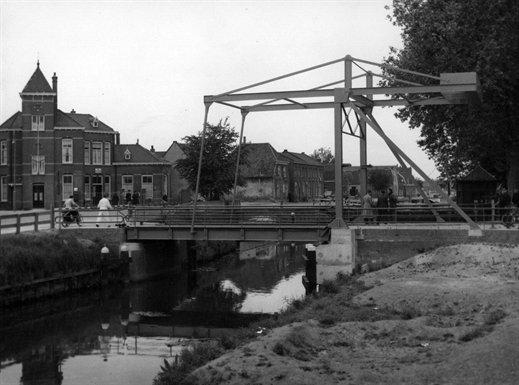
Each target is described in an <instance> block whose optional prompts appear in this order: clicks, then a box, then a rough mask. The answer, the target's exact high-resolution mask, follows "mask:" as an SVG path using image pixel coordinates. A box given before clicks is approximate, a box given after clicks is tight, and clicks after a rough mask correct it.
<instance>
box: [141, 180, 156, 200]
mask: <svg viewBox="0 0 519 385" xmlns="http://www.w3.org/2000/svg"><path fill="white" fill-rule="evenodd" d="M141 181H142V183H141V188H142V189H143V190H144V191H143V194H142V195H143V198H145V199H153V175H143V176H142V178H141Z"/></svg>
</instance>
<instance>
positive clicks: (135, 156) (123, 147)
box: [114, 144, 169, 164]
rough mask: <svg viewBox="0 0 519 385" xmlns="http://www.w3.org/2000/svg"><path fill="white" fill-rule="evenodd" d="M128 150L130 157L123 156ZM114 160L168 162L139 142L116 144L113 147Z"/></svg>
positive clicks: (122, 161) (130, 162) (120, 161)
mask: <svg viewBox="0 0 519 385" xmlns="http://www.w3.org/2000/svg"><path fill="white" fill-rule="evenodd" d="M126 151H129V152H130V154H131V157H130V159H126V158H125V157H124V153H125V152H126ZM114 162H116V163H128V164H132V163H161V164H169V162H168V161H166V160H164V159H162V158H160V157H159V156H157V155H155V153H153V152H151V151H150V150H148V149H146V148H144V147H142V146H141V145H140V144H116V145H115V148H114Z"/></svg>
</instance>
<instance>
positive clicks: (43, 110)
mask: <svg viewBox="0 0 519 385" xmlns="http://www.w3.org/2000/svg"><path fill="white" fill-rule="evenodd" d="M20 98H21V111H18V112H16V113H15V114H14V115H12V116H11V117H10V118H8V119H7V120H6V121H5V122H3V123H2V124H1V125H0V209H4V210H5V209H8V210H10V209H32V208H50V207H52V206H54V207H57V206H60V205H61V204H62V202H63V200H65V199H66V198H68V197H69V196H70V195H74V196H75V198H76V200H77V201H78V202H79V203H80V204H81V205H84V206H95V205H96V204H97V202H98V201H99V199H101V197H102V196H103V195H105V194H108V196H110V197H112V196H114V194H117V195H118V196H119V198H120V200H121V201H124V199H125V197H126V195H127V194H129V193H130V194H134V193H138V195H139V201H140V202H141V203H145V204H155V203H159V202H161V201H162V200H163V199H164V198H167V200H168V201H169V202H170V203H182V202H188V201H190V200H191V199H192V195H193V193H192V191H191V189H190V188H189V184H188V182H187V181H186V180H184V179H183V178H182V177H181V175H180V174H179V173H178V171H177V170H176V169H175V165H176V162H177V161H178V160H179V159H181V158H183V157H184V156H185V147H184V146H185V145H184V144H183V143H180V142H177V141H174V142H173V143H172V144H171V146H169V148H168V149H167V150H166V151H155V149H154V148H153V146H152V147H151V148H150V149H147V148H144V147H143V146H141V145H140V144H139V143H138V141H137V143H136V144H123V143H120V135H119V132H118V131H116V130H114V129H113V128H112V127H110V126H108V125H107V124H106V123H104V122H103V121H101V120H100V119H98V118H97V117H96V116H95V115H92V114H89V113H79V112H76V111H74V110H71V111H70V112H64V111H62V110H61V109H59V106H58V77H57V76H56V74H55V73H54V76H53V77H52V86H51V85H50V84H49V82H48V81H47V79H46V78H45V76H44V75H43V73H42V71H41V69H40V65H39V63H38V64H37V67H36V70H35V71H34V73H33V74H32V76H31V77H30V79H29V81H28V82H27V84H26V85H25V87H24V88H23V90H22V92H20ZM242 146H243V147H242V148H243V151H244V153H246V159H247V162H246V164H244V165H242V166H241V167H240V175H241V177H242V178H243V179H244V181H245V184H244V186H241V187H239V188H238V190H237V193H238V199H239V200H241V201H264V200H270V201H281V202H305V201H312V200H315V199H318V198H320V197H323V196H324V195H326V194H331V192H332V191H333V190H334V189H333V186H331V185H330V181H329V179H330V177H331V179H332V180H333V165H324V164H322V163H320V162H319V161H317V160H316V159H314V158H312V157H311V156H308V155H306V154H305V153H297V152H291V151H288V150H284V151H282V152H278V151H277V150H276V149H274V148H273V147H272V146H271V145H270V144H269V143H245V142H244V143H243V144H242ZM384 169H387V170H389V171H388V172H390V173H391V174H392V175H393V184H395V182H396V185H395V187H396V188H395V189H394V190H395V192H399V193H401V192H402V191H404V194H405V185H406V183H408V181H409V180H410V170H403V169H402V170H399V169H398V168H396V166H395V167H393V166H387V167H384ZM343 171H344V178H345V183H344V185H345V186H346V188H347V189H346V191H345V195H356V192H358V190H359V188H360V185H359V183H360V182H359V181H358V179H359V177H358V170H356V169H354V168H352V167H351V165H344V167H343ZM404 174H405V175H404ZM330 175H331V176H330ZM398 181H403V182H401V183H400V185H399V184H398ZM401 187H403V189H402V188H401Z"/></svg>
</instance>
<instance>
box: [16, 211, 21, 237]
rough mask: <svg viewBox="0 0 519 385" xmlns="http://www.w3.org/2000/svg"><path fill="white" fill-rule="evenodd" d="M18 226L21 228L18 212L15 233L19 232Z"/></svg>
mask: <svg viewBox="0 0 519 385" xmlns="http://www.w3.org/2000/svg"><path fill="white" fill-rule="evenodd" d="M20 228H21V219H20V214H18V215H17V216H16V234H20Z"/></svg>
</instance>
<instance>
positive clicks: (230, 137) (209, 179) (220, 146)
mask: <svg viewBox="0 0 519 385" xmlns="http://www.w3.org/2000/svg"><path fill="white" fill-rule="evenodd" d="M237 138H238V134H237V133H236V131H234V128H233V127H231V126H230V124H229V122H228V120H227V119H225V120H224V121H221V120H220V122H219V123H218V124H217V125H212V124H209V123H208V124H207V126H206V131H205V143H204V153H203V160H202V173H201V176H200V187H199V193H200V194H201V195H202V196H203V197H204V198H205V199H207V200H217V199H219V198H220V197H221V196H222V195H224V194H226V193H228V192H229V191H231V189H232V188H233V186H234V173H235V168H236V159H237V151H236V148H237V145H236V139H237ZM201 139H202V133H201V132H199V133H198V135H190V136H186V137H184V138H183V139H182V140H183V141H184V143H185V147H184V153H185V158H184V159H180V160H178V161H177V165H176V166H175V168H176V169H177V170H178V172H179V173H180V175H181V176H182V177H183V178H184V179H186V180H187V181H188V182H189V185H190V187H191V189H192V190H193V191H194V190H195V187H196V177H197V172H198V159H199V156H200V144H201ZM244 161H245V154H244V153H243V152H242V156H240V164H242V163H243V162H244ZM238 184H240V185H241V184H243V181H242V180H238Z"/></svg>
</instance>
